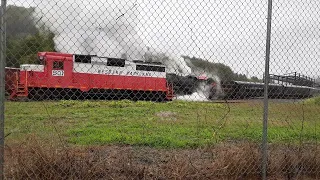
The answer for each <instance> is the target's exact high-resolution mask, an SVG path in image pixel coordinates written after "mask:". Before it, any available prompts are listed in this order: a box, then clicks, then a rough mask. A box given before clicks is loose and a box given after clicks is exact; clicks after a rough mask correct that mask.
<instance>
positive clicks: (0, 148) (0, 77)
mask: <svg viewBox="0 0 320 180" xmlns="http://www.w3.org/2000/svg"><path fill="white" fill-rule="evenodd" d="M6 3H7V1H6V0H1V9H0V11H1V12H0V18H1V22H0V179H1V180H2V179H4V101H5V72H4V71H5V61H6V53H5V50H6V23H5V21H6V19H5V12H6Z"/></svg>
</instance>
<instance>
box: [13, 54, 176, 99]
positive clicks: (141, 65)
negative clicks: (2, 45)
mask: <svg viewBox="0 0 320 180" xmlns="http://www.w3.org/2000/svg"><path fill="white" fill-rule="evenodd" d="M38 58H39V62H40V64H23V65H21V67H20V71H18V72H16V75H15V76H16V77H17V78H16V79H15V83H14V85H13V86H12V87H13V88H11V94H10V99H19V98H29V99H34V100H43V99H81V98H87V97H90V98H93V97H95V98H103V99H114V98H121V99H122V98H126V99H127V98H130V99H133V100H154V101H165V100H172V98H173V96H174V95H173V90H172V87H171V86H170V85H169V84H168V82H167V80H166V68H165V66H164V65H162V64H161V63H157V62H143V61H127V60H125V59H122V58H108V57H98V56H93V55H77V54H65V53H57V52H39V53H38Z"/></svg>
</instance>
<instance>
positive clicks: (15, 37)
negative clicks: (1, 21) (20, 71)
mask: <svg viewBox="0 0 320 180" xmlns="http://www.w3.org/2000/svg"><path fill="white" fill-rule="evenodd" d="M33 11H34V8H25V7H17V6H12V5H11V6H8V7H7V17H6V20H7V51H6V53H7V59H6V66H9V67H19V66H20V64H27V63H38V62H37V61H38V59H37V52H39V51H54V41H53V38H54V34H53V33H52V32H49V31H47V30H41V29H37V28H36V26H35V25H34V22H33V18H32V13H33Z"/></svg>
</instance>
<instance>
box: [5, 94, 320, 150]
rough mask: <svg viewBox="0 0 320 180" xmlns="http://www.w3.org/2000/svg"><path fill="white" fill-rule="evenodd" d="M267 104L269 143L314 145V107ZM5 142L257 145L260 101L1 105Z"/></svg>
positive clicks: (319, 114) (317, 110)
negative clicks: (33, 139) (29, 139)
mask: <svg viewBox="0 0 320 180" xmlns="http://www.w3.org/2000/svg"><path fill="white" fill-rule="evenodd" d="M315 102H316V101H313V100H308V101H305V103H301V102H299V103H283V102H279V103H276V102H270V105H269V107H270V109H269V130H268V132H269V136H268V138H269V139H268V140H269V142H273V143H287V142H290V143H298V142H300V141H303V142H306V141H307V142H315V141H318V139H319V138H320V133H318V132H317V131H318V129H319V128H320V106H319V104H317V103H315ZM5 105H6V110H5V116H6V122H5V133H6V134H8V136H7V138H6V142H7V143H14V142H22V141H25V140H26V137H28V136H30V135H35V136H37V137H40V138H44V139H47V140H50V139H56V140H59V141H63V142H66V143H68V144H74V145H103V144H129V145H146V146H151V147H165V148H177V147H179V148H180V147H183V148H186V147H199V146H206V145H212V144H216V143H220V142H223V141H243V140H245V141H253V142H260V140H261V134H262V112H263V104H262V102H260V101H252V102H251V101H248V102H244V103H236V104H235V103H233V104H218V103H209V102H183V101H173V102H167V103H154V102H143V101H138V102H131V101H126V100H125V101H58V102H6V104H5Z"/></svg>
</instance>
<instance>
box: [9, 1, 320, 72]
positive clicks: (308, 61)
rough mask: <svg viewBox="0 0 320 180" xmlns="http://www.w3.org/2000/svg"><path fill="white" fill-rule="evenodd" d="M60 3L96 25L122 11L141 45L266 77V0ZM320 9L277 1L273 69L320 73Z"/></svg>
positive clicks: (310, 3)
mask: <svg viewBox="0 0 320 180" xmlns="http://www.w3.org/2000/svg"><path fill="white" fill-rule="evenodd" d="M47 1H48V0H43V1H40V0H39V1H38V0H35V1H30V0H27V1H26V0H24V1H22V0H21V1H20V2H19V1H17V0H12V1H8V4H16V5H23V6H28V5H32V6H35V5H36V6H37V7H40V8H44V7H47V6H45V4H46V3H47ZM55 1H56V0H55ZM53 2H54V1H53ZM66 2H69V4H68V3H67V4H68V5H65V4H66ZM70 2H73V3H74V4H72V3H70ZM61 4H62V5H61ZM61 4H60V6H66V7H67V6H70V7H73V9H76V8H75V7H80V9H82V10H81V12H82V13H84V14H82V16H81V17H82V18H81V19H77V21H80V20H81V21H83V17H86V18H88V19H90V17H92V18H91V19H93V21H94V22H91V23H92V24H95V25H94V26H97V24H98V23H97V22H100V24H103V23H101V22H105V19H106V18H107V19H109V18H108V17H112V18H117V17H119V16H120V15H121V14H124V15H123V16H120V17H119V19H117V20H119V21H125V22H126V21H127V23H128V24H129V25H130V26H132V27H133V28H134V29H135V31H136V32H137V35H138V36H139V38H140V39H141V40H142V41H143V42H141V46H142V47H146V46H149V47H152V48H153V49H156V50H157V51H159V52H165V53H168V54H171V55H173V56H179V55H189V56H196V57H201V58H204V59H207V60H209V61H212V62H221V63H225V64H226V65H228V66H230V67H231V68H232V69H233V70H234V71H235V72H239V73H245V74H248V75H249V76H252V75H256V76H259V77H260V78H261V77H262V75H263V71H264V65H265V64H264V60H265V43H266V42H265V41H266V40H265V39H266V22H267V19H266V17H267V0H264V1H262V0H236V1H234V0H220V1H219V0H179V1H178V0H151V1H146V0H122V1H118V0H113V1H111V0H105V1H103V2H102V0H101V1H98V0H91V1H87V0H82V1H78V0H77V1H65V0H63V1H61ZM51 5H52V3H51ZM101 6H104V8H101ZM319 7H320V2H319V1H317V0H301V1H298V0H296V1H293V0H281V1H280V0H279V1H273V18H272V44H271V64H270V73H275V74H286V73H290V72H294V71H297V72H301V73H303V74H307V75H310V76H314V77H317V76H320V70H319V67H320V56H319V55H320V51H319V47H320V46H319V44H320V31H319V28H320V22H319V20H320V16H319V12H320V9H319ZM47 8H50V7H47ZM59 9H63V8H60V7H59V8H58V9H57V10H56V11H59ZM68 9H70V8H68ZM71 9H72V8H71ZM45 12H49V13H52V11H45ZM81 12H80V13H81ZM61 13H62V12H60V14H59V12H57V13H56V14H54V13H52V14H50V16H52V17H53V18H55V19H57V21H59V20H60V21H63V22H65V21H66V19H63V18H70V16H61ZM108 13H112V15H111V14H110V16H108ZM95 14H96V15H95ZM88 19H87V20H86V22H88V21H90V20H88ZM69 21H70V22H71V21H72V19H69ZM69 28H70V27H69ZM71 28H72V27H71ZM102 28H104V27H102ZM134 38H135V40H136V39H137V37H134ZM104 53H107V52H104Z"/></svg>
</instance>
